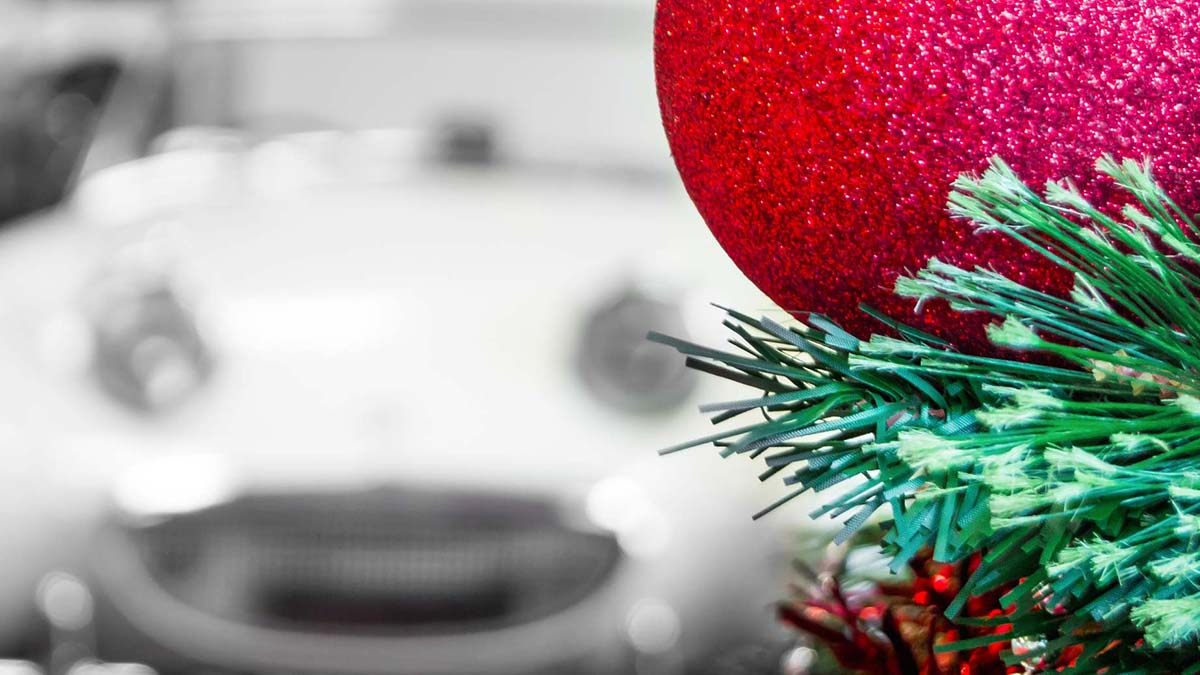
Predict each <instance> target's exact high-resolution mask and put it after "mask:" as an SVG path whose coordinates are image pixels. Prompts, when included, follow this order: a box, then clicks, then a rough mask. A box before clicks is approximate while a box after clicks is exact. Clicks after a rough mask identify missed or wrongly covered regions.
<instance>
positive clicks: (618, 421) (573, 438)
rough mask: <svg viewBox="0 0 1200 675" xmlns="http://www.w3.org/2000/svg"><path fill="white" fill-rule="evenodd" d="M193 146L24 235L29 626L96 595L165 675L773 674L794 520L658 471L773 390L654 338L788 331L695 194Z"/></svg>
mask: <svg viewBox="0 0 1200 675" xmlns="http://www.w3.org/2000/svg"><path fill="white" fill-rule="evenodd" d="M174 138H175V140H174V141H168V142H166V144H165V148H166V150H165V151H164V152H162V153H161V154H158V155H154V156H151V157H148V158H146V159H143V160H139V161H136V162H132V163H128V164H123V165H119V166H115V167H112V168H111V169H108V170H105V171H101V172H98V173H96V174H95V175H93V176H92V177H91V178H89V179H88V180H87V181H86V182H85V183H84V184H83V185H82V186H81V187H80V189H79V191H78V192H77V194H76V196H75V199H74V200H73V201H72V203H71V204H70V206H69V207H68V208H65V209H63V210H61V211H59V212H57V213H55V214H51V215H48V216H45V217H42V218H40V219H35V220H31V221H28V222H25V223H24V224H22V225H21V226H20V227H18V228H15V229H12V230H9V231H7V232H5V233H3V235H0V344H2V345H3V348H2V349H0V354H2V356H0V382H3V383H4V385H3V386H0V414H2V415H3V419H4V421H5V427H4V430H5V431H4V436H3V452H4V458H5V460H6V461H5V467H6V469H5V472H4V474H3V477H2V478H0V481H3V488H2V489H0V500H2V502H0V532H2V534H3V536H4V538H5V541H6V542H7V543H6V550H8V551H9V552H10V553H9V555H12V556H13V561H12V562H11V563H6V565H5V572H6V573H5V575H3V576H2V577H0V608H2V609H0V611H2V612H3V613H4V616H3V617H0V624H2V625H4V626H17V625H20V619H21V618H22V617H24V616H27V612H28V610H27V608H28V607H29V606H30V604H31V601H32V596H33V592H32V591H33V589H34V588H35V587H36V585H37V581H38V579H39V577H40V576H41V575H42V574H44V573H46V572H47V571H50V570H55V569H61V570H65V571H68V572H70V573H72V574H75V575H77V576H78V577H79V578H81V579H83V580H85V582H86V583H88V584H90V585H91V593H92V594H93V595H94V596H95V602H96V609H95V612H94V615H89V616H87V617H85V618H87V619H88V620H87V621H79V622H77V623H78V625H74V626H72V625H67V626H66V627H65V628H63V627H59V629H60V631H59V632H60V633H61V632H62V631H63V630H65V631H66V632H67V638H64V639H68V638H69V640H73V641H74V642H73V644H76V645H77V646H78V645H82V646H81V647H78V648H79V649H81V650H82V652H89V650H90V654H87V655H94V656H98V657H100V658H102V659H105V660H110V661H112V660H118V661H138V662H143V663H148V664H150V665H151V666H154V667H156V668H159V669H160V670H162V671H164V672H200V671H203V672H211V671H212V670H217V671H219V672H302V671H307V672H323V673H330V672H346V673H383V672H392V673H399V672H404V673H408V672H411V673H459V672H489V673H510V672H511V673H521V672H654V673H658V672H714V671H713V670H711V669H712V668H716V667H717V666H715V665H713V664H717V663H733V662H737V661H738V659H740V658H742V656H739V655H743V656H744V655H746V654H751V655H753V656H752V657H746V658H753V659H759V661H756V663H761V660H762V658H763V657H762V650H763V649H767V648H768V647H771V646H773V643H772V636H773V635H774V634H775V631H774V629H773V624H772V611H771V603H772V601H773V600H774V599H775V598H776V597H778V596H779V595H780V594H781V593H782V592H783V588H784V586H783V581H782V579H783V578H784V573H785V572H786V563H787V552H786V550H785V548H784V545H783V543H782V542H781V538H780V536H779V530H778V529H777V528H775V527H772V526H770V525H767V524H757V525H756V524H752V523H751V522H750V520H749V514H751V513H753V512H754V511H755V510H756V509H757V507H760V506H761V505H763V504H764V503H767V502H768V501H769V500H771V499H772V498H773V495H771V494H769V493H768V491H767V490H765V489H756V488H757V486H755V485H754V484H753V481H752V480H751V476H750V475H748V474H747V471H750V469H749V468H748V467H740V468H745V469H746V471H739V470H738V468H739V467H735V466H734V465H732V464H730V463H723V462H722V461H720V460H719V459H718V458H717V457H716V456H715V454H714V453H710V452H705V451H703V450H699V451H697V452H695V453H692V454H690V455H688V456H685V457H672V458H659V457H657V456H656V455H655V450H656V449H658V448H660V447H665V446H668V445H672V444H674V443H676V442H678V441H679V440H681V439H685V438H689V437H693V436H697V435H700V434H702V433H703V422H702V421H701V420H700V419H699V418H698V417H697V415H696V413H695V404H697V403H698V402H700V401H702V400H711V399H713V398H723V397H727V396H730V395H735V396H736V395H742V394H744V392H736V389H735V392H728V391H722V390H721V388H720V387H714V386H713V385H712V384H711V383H708V382H699V381H697V380H695V379H692V378H691V377H690V376H689V375H688V374H687V373H686V372H685V371H683V370H682V364H681V363H679V362H678V361H677V360H676V357H675V356H674V355H673V354H672V353H670V352H668V351H666V350H659V348H657V347H655V346H653V345H650V344H648V343H646V342H645V341H644V340H643V339H642V337H643V336H644V334H645V332H646V330H648V329H651V328H654V329H660V330H666V331H668V332H673V333H690V334H692V335H693V337H697V338H700V339H710V338H711V337H712V336H710V335H708V334H706V333H705V331H706V330H709V331H710V330H711V329H712V328H717V329H719V328H720V326H719V320H718V317H719V313H718V312H716V311H715V310H712V309H711V308H708V307H707V306H706V305H705V302H706V301H707V300H717V299H720V300H724V301H727V302H734V303H738V304H739V306H743V307H750V308H751V309H753V308H756V307H761V306H763V301H762V300H761V299H760V298H759V297H758V295H757V293H756V292H755V291H754V290H753V289H752V288H750V287H749V286H748V284H747V283H746V282H745V281H744V280H742V279H741V278H740V277H739V276H738V275H737V273H736V272H735V271H734V270H732V268H731V266H729V265H728V264H727V263H726V261H725V259H724V257H723V254H722V253H721V252H720V250H719V248H718V247H717V246H716V245H715V243H713V242H712V241H711V238H710V237H708V236H707V235H706V233H705V231H704V230H703V225H702V224H700V223H699V222H698V221H697V219H696V217H695V216H694V215H693V213H692V209H691V207H690V205H689V204H688V202H687V200H686V196H685V195H683V194H682V192H681V191H679V190H678V188H676V187H675V186H674V184H673V183H672V182H670V181H667V180H661V181H658V182H656V181H653V180H648V179H646V178H645V177H636V176H635V177H632V178H631V177H629V176H621V175H616V176H603V175H600V176H597V175H592V174H589V173H587V172H583V171H577V172H571V171H547V170H544V169H537V168H536V167H533V168H530V167H526V168H524V169H522V168H520V167H509V168H503V167H487V166H461V165H459V166H455V165H447V164H438V163H436V162H434V163H431V162H427V161H422V158H423V157H426V156H427V155H428V153H426V152H424V151H423V150H421V149H422V148H426V147H427V144H425V143H424V142H423V141H422V139H421V138H419V137H416V136H411V135H404V134H380V133H378V132H376V133H357V134H354V133H322V134H305V135H300V136H293V137H284V138H277V139H271V140H267V141H254V142H244V141H241V140H239V139H238V137H237V136H236V135H222V134H219V133H213V132H194V133H193V134H192V135H191V136H189V135H188V134H176V135H175V137H174ZM197 139H199V140H197ZM731 296H737V297H731ZM706 327H707V328H706ZM52 618H53V617H52ZM67 623H68V624H70V623H71V622H70V621H68V622H67ZM72 636H73V637H72ZM81 636H82V637H81ZM747 650H749V651H747ZM756 650H757V651H756ZM722 658H724V659H726V660H725V661H721V660H720V659H722ZM772 658H773V657H772ZM767 660H768V661H769V660H770V658H768V659H767ZM729 667H730V666H721V668H724V670H720V671H719V672H746V671H736V670H735V671H730V670H728V668H729ZM749 672H761V671H749Z"/></svg>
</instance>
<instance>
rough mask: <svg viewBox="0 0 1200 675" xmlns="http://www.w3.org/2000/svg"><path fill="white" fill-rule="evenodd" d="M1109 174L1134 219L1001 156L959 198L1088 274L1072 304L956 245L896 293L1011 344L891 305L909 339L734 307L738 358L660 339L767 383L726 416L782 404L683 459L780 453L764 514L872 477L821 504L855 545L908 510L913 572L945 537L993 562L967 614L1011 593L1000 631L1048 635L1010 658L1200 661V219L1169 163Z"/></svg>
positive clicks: (1129, 665) (703, 364)
mask: <svg viewBox="0 0 1200 675" xmlns="http://www.w3.org/2000/svg"><path fill="white" fill-rule="evenodd" d="M1097 169H1098V170H1099V171H1100V172H1101V173H1103V174H1105V175H1106V176H1108V177H1109V178H1110V179H1112V180H1113V181H1115V182H1116V184H1117V185H1118V186H1120V187H1121V188H1122V189H1123V191H1124V192H1126V193H1127V194H1128V195H1129V196H1130V197H1131V204H1134V205H1130V206H1126V207H1124V208H1123V209H1121V210H1120V216H1119V217H1114V216H1113V215H1111V214H1109V213H1107V212H1105V211H1104V210H1102V209H1101V208H1098V207H1096V206H1093V205H1092V204H1090V203H1089V202H1088V201H1087V200H1086V199H1084V197H1083V196H1081V195H1080V193H1079V191H1078V190H1077V189H1075V187H1074V186H1072V185H1071V184H1069V183H1065V182H1064V183H1051V184H1048V185H1047V186H1046V190H1045V192H1044V194H1042V195H1039V194H1038V193H1036V192H1034V191H1033V190H1031V189H1030V188H1028V187H1027V186H1026V185H1024V184H1023V183H1022V182H1021V181H1020V179H1019V178H1018V177H1017V176H1016V174H1015V173H1014V172H1013V171H1012V170H1011V169H1010V168H1009V167H1008V166H1006V165H1005V164H1004V163H1003V162H1001V161H999V160H995V161H994V162H993V164H992V166H991V167H990V169H989V170H988V171H987V172H985V173H984V174H983V175H982V176H978V177H975V176H964V177H962V178H960V179H959V180H958V181H957V182H956V183H955V184H954V192H953V194H952V196H951V198H950V209H951V211H952V213H953V214H954V215H955V216H958V217H960V218H963V219H967V220H969V221H971V222H972V223H974V224H975V226H976V227H977V228H978V229H980V230H988V231H994V232H998V233H1000V234H1002V235H1004V236H1007V237H1010V238H1012V239H1014V240H1016V241H1018V242H1020V243H1022V244H1023V245H1025V246H1027V247H1029V248H1030V249H1032V250H1034V251H1037V252H1038V253H1040V254H1041V255H1043V256H1045V257H1047V258H1048V259H1050V260H1051V261H1053V262H1054V263H1055V264H1057V265H1059V266H1061V267H1063V268H1064V269H1066V270H1068V271H1070V272H1071V273H1073V274H1074V276H1075V280H1076V282H1075V288H1074V290H1073V291H1072V292H1071V293H1070V295H1069V296H1068V297H1058V296H1054V295H1050V294H1047V293H1042V292H1039V291H1036V290H1034V289H1031V288H1028V287H1026V286H1023V285H1021V284H1019V283H1016V282H1014V281H1012V280H1010V279H1007V278H1005V277H1003V276H1001V275H999V274H997V273H995V272H993V271H990V270H987V269H982V268H977V269H974V270H965V269H962V268H959V267H955V266H952V265H947V264H945V263H943V262H940V261H938V260H936V259H935V260H932V261H930V263H929V264H928V266H927V267H926V268H925V269H924V270H922V271H921V272H920V273H918V274H916V275H915V276H911V277H906V278H902V279H900V280H899V282H898V283H897V284H896V292H897V293H898V294H900V295H902V296H905V297H909V298H913V299H916V300H918V306H919V305H920V304H923V303H926V302H930V301H946V302H949V303H950V305H951V306H952V307H953V308H955V309H957V310H959V311H975V312H986V313H988V314H990V315H993V316H995V317H996V318H997V322H996V323H994V324H992V325H991V326H990V327H989V328H988V335H989V337H990V339H991V341H992V342H993V343H995V344H996V345H998V346H999V347H1002V348H1006V349H1009V350H1012V352H1014V353H1013V356H1012V357H1011V358H1006V357H1002V356H1001V357H997V356H981V355H972V354H964V353H961V352H958V351H955V350H954V349H952V348H950V347H948V346H947V345H946V343H944V342H942V341H941V340H939V339H938V338H936V337H933V336H929V335H925V334H923V333H920V332H919V331H916V330H914V329H911V328H908V327H906V326H903V325H902V324H900V323H898V322H895V321H893V320H890V319H887V318H886V317H879V316H878V314H877V313H874V312H873V311H872V310H869V309H866V310H865V311H868V312H871V313H872V315H873V316H877V317H878V318H881V319H882V320H883V321H884V322H885V323H886V324H887V325H888V326H889V327H890V328H892V330H893V332H895V333H896V334H898V335H899V336H900V337H886V336H881V335H875V336H872V337H871V338H870V339H869V340H866V341H863V340H859V339H858V338H856V337H855V336H853V335H850V334H848V333H846V332H845V331H843V330H842V329H841V328H839V327H838V326H837V325H835V324H834V323H833V322H832V321H830V320H829V319H827V318H825V317H822V316H820V315H818V314H809V315H806V316H802V317H798V318H797V320H796V322H795V323H794V324H790V325H788V326H784V325H781V324H779V323H777V322H775V321H772V320H770V319H767V318H763V319H754V318H752V317H749V316H747V315H744V314H741V313H738V312H736V311H733V310H727V311H728V314H729V319H728V321H727V322H726V325H727V326H728V327H729V328H730V330H731V331H732V332H733V334H734V337H733V338H732V339H731V340H730V342H731V345H732V347H733V348H734V350H735V351H720V350H713V349H708V348H704V347H701V346H698V345H693V344H690V343H686V342H683V341H679V340H675V339H673V338H669V337H666V336H662V335H652V336H651V339H654V340H656V341H658V342H662V343H664V344H668V345H670V346H672V347H675V348H676V349H678V350H679V351H680V352H682V353H683V354H685V355H687V356H688V358H689V363H691V364H692V365H693V366H695V367H697V368H699V369H701V370H704V371H706V372H709V373H712V374H716V375H720V376H724V377H727V378H729V379H732V380H734V381H737V382H740V383H742V384H745V385H747V386H750V387H753V388H756V389H760V390H761V391H762V392H763V396H761V397H758V398H749V399H745V400H740V401H731V402H728V403H722V404H715V405H710V406H706V407H705V408H704V409H705V410H706V411H707V412H713V413H717V417H716V418H715V421H717V422H720V423H724V422H726V421H729V420H734V419H735V418H738V417H741V416H743V415H744V414H746V413H750V412H754V411H757V412H759V413H760V414H761V415H762V418H761V419H756V420H754V421H752V422H750V423H748V424H744V425H738V426H734V427H733V428H728V429H726V430H724V431H720V432H718V433H716V434H713V435H711V436H708V437H706V438H703V439H699V440H698V441H695V442H692V443H686V444H683V445H679V446H676V447H674V448H669V449H667V450H666V451H664V452H674V451H678V450H683V449H686V448H690V447H695V446H698V445H703V444H707V443H715V444H716V445H717V446H718V447H719V448H721V452H722V454H723V455H725V456H730V455H738V454H741V455H747V456H750V457H753V458H757V459H758V460H760V461H762V462H763V464H764V465H765V467H766V468H765V471H764V472H763V473H762V475H761V476H760V478H762V479H763V480H766V479H769V478H772V477H774V476H777V475H782V476H783V480H784V482H785V483H786V484H787V485H789V486H792V487H793V488H794V490H793V491H792V492H791V493H790V494H789V495H788V496H787V497H785V498H784V499H782V500H780V501H779V502H778V503H776V504H773V505H771V506H770V507H769V508H768V509H766V510H765V511H764V512H763V513H762V514H759V515H763V514H765V513H767V512H769V511H770V510H772V509H774V508H777V507H779V506H781V505H783V504H784V503H786V502H787V501H789V500H790V499H792V498H794V497H796V496H798V495H800V494H802V493H804V492H806V491H808V490H814V491H817V492H820V491H823V490H826V489H828V488H830V487H833V486H835V485H846V484H849V485H852V487H851V488H850V489H849V490H848V491H846V492H845V493H844V494H842V495H841V496H838V497H836V498H834V499H832V500H831V501H830V503H829V504H827V505H826V506H825V507H823V508H821V509H818V510H817V511H816V512H814V513H813V514H812V515H813V516H814V517H821V516H831V517H836V518H846V521H845V528H844V529H843V530H842V532H841V533H840V534H839V535H838V540H839V541H844V540H846V539H848V538H849V537H851V536H852V535H853V534H854V533H855V532H856V531H857V530H858V529H859V528H860V527H862V526H863V525H864V524H866V523H867V522H868V521H869V520H870V519H871V517H872V516H873V515H874V514H876V513H877V512H880V511H886V510H890V516H891V520H890V522H889V523H888V525H887V527H888V532H887V535H886V536H885V540H884V541H885V545H886V547H887V549H888V552H889V553H890V554H891V555H892V556H893V562H892V569H893V571H898V570H900V569H901V568H903V567H904V566H905V565H907V564H908V563H909V562H910V561H911V560H912V559H913V558H914V557H915V556H917V555H918V554H920V553H921V552H923V551H927V550H928V551H932V552H933V555H934V558H935V560H937V561H938V562H942V563H958V562H961V561H963V560H965V559H967V558H968V557H969V556H972V555H974V554H981V555H982V562H981V563H980V564H979V566H978V568H977V569H976V570H975V572H974V573H973V574H972V575H971V576H970V578H969V579H968V580H967V581H966V583H965V584H964V585H963V588H962V590H961V591H960V593H959V595H958V597H957V598H956V599H955V601H954V602H953V603H951V605H950V606H949V607H948V609H947V612H948V614H949V615H950V617H951V618H952V619H953V618H955V617H956V616H957V615H958V613H959V612H960V611H961V610H962V608H963V606H964V605H965V603H966V602H967V600H968V599H969V598H971V597H973V596H978V595H982V594H985V593H992V592H996V591H998V590H999V591H1003V592H1005V595H1004V598H1003V601H1002V602H1003V605H1004V606H1005V608H1006V610H1007V614H1006V615H1004V616H1001V617H998V618H996V619H994V620H993V622H994V623H996V624H997V625H999V624H1008V625H1011V628H1012V630H1011V631H1010V632H1009V633H1008V634H1007V636H1006V637H1009V638H1020V639H1024V640H1025V641H1026V642H1029V643H1032V644H1036V645H1040V647H1038V648H1037V649H1036V650H1035V653H1033V654H1032V655H1031V654H1030V653H1029V652H1028V650H1026V651H1025V652H1023V653H1021V654H1019V655H1018V654H1011V653H1009V656H1008V659H1009V661H1010V663H1012V664H1020V663H1025V664H1028V663H1030V659H1033V660H1034V661H1036V660H1037V659H1038V658H1041V660H1042V662H1044V663H1054V662H1056V661H1057V660H1058V658H1059V657H1060V656H1061V655H1062V654H1063V653H1064V652H1067V653H1070V654H1075V653H1078V654H1079V656H1078V657H1077V659H1076V662H1075V665H1074V666H1072V667H1070V668H1067V669H1066V670H1065V671H1064V672H1096V671H1098V670H1100V669H1103V668H1111V669H1114V672H1146V673H1150V672H1200V666H1198V665H1197V661H1198V659H1197V658H1196V656H1197V641H1198V640H1200V546H1198V543H1200V345H1198V344H1197V340H1198V339H1200V297H1198V295H1200V246H1198V245H1197V244H1196V243H1195V242H1196V240H1197V235H1200V228H1197V226H1196V224H1195V223H1194V222H1193V221H1192V220H1191V218H1190V217H1189V216H1188V214H1186V213H1185V212H1184V211H1183V210H1182V209H1181V208H1180V207H1179V206H1178V205H1176V204H1175V203H1174V202H1173V201H1172V200H1171V199H1170V198H1169V197H1168V196H1167V195H1166V194H1164V193H1163V191H1162V190H1161V189H1160V188H1159V187H1158V185H1157V184H1156V183H1155V182H1154V180H1153V178H1152V175H1151V171H1150V167H1149V165H1148V164H1138V163H1134V162H1129V161H1126V162H1123V163H1117V162H1115V161H1113V160H1112V159H1109V158H1105V159H1103V160H1101V161H1100V162H1098V164H1097ZM974 646H975V645H973V644H967V643H965V642H964V643H960V644H959V645H958V646H957V648H960V649H961V648H968V647H974ZM1039 650H1040V651H1041V652H1043V653H1042V654H1040V655H1039V654H1038V653H1036V652H1037V651H1039ZM1189 668H1190V671H1189Z"/></svg>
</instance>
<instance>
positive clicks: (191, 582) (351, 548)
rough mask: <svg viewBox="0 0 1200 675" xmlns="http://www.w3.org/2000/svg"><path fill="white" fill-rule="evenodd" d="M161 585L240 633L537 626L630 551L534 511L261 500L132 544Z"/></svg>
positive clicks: (496, 505) (402, 498) (531, 505)
mask: <svg viewBox="0 0 1200 675" xmlns="http://www.w3.org/2000/svg"><path fill="white" fill-rule="evenodd" d="M131 536H132V540H133V541H134V542H135V545H136V547H137V551H138V554H139V555H140V558H141V560H142V562H143V564H144V565H145V566H146V569H147V571H148V572H149V574H150V576H151V577H152V578H153V579H154V580H155V583H157V584H158V585H159V586H160V587H161V588H162V589H163V590H165V591H166V592H168V593H169V594H170V595H171V596H173V597H174V598H175V599H176V600H178V601H179V602H181V603H183V604H185V605H187V606H189V607H191V608H193V609H196V610H200V611H202V612H204V613H206V614H209V615H212V616H215V617H219V618H222V619H225V620H228V621H233V622H238V623H243V624H249V625H256V626H263V627H272V628H284V629H289V630H293V631H295V630H300V631H305V630H308V631H314V632H320V633H323V634H328V633H330V632H338V631H346V632H352V633H355V634H361V633H364V632H367V633H375V632H379V633H387V634H394V633H418V634H427V633H439V632H441V633H449V632H456V633H461V632H463V631H471V630H482V629H490V628H495V627H499V626H503V625H512V624H516V623H521V622H528V621H532V620H535V619H538V618H542V617H545V616H548V615H550V614H553V613H555V612H556V611H560V610H562V609H565V608H566V607H567V606H570V605H571V604H573V603H575V602H577V601H579V600H581V599H583V598H584V597H586V596H587V595H588V594H589V593H591V592H592V591H594V590H595V589H597V588H598V587H599V586H601V585H602V584H603V582H604V580H605V579H606V578H607V577H608V576H609V575H610V574H611V573H612V572H613V570H614V568H615V567H616V565H617V563H618V561H619V558H620V553H619V547H618V545H617V543H616V541H615V539H614V538H613V537H612V536H610V535H608V534H601V533H595V532H584V531H579V530H577V529H573V528H570V527H568V526H566V525H564V524H563V523H562V521H561V520H560V519H559V518H558V517H557V515H556V513H555V511H554V509H552V508H550V507H549V506H548V505H547V504H545V503H541V502H538V501H534V500H527V499H519V498H512V497H498V496H484V495H478V494H448V493H426V492H413V491H400V490H396V491H380V492H371V493H364V494H346V495H295V494H291V495H286V496H283V495H265V496H264V495H260V496H255V497H247V498H244V499H240V500H238V501H235V502H232V503H229V504H226V505H222V506H220V507H216V508H213V509H210V510H206V511H203V512H198V513H193V514H188V515H184V516H178V517H173V518H171V519H169V520H166V521H163V522H158V523H155V524H152V525H147V526H142V527H138V528H134V529H133V530H131Z"/></svg>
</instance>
